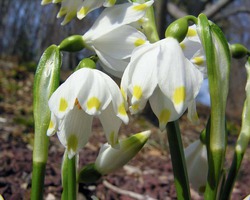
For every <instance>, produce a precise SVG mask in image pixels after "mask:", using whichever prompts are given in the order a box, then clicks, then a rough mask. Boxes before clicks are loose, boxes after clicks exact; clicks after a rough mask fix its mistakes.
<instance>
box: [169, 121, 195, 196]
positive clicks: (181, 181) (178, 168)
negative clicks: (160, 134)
mask: <svg viewBox="0 0 250 200" xmlns="http://www.w3.org/2000/svg"><path fill="white" fill-rule="evenodd" d="M166 128H167V135H168V141H169V148H170V154H171V160H172V166H173V171H174V182H175V187H176V193H177V198H178V200H188V199H191V197H190V189H189V182H188V174H187V168H186V161H185V156H184V151H183V145H182V140H181V133H180V129H179V124H178V121H174V122H169V123H168V124H167V127H166Z"/></svg>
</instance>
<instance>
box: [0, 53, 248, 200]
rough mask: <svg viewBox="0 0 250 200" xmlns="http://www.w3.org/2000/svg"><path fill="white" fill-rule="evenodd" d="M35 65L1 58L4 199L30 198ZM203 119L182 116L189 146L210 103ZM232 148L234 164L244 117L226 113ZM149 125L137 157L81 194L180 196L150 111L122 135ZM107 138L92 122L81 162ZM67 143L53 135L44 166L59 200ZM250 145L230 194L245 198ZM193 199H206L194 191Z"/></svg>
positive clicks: (0, 190) (50, 191)
mask: <svg viewBox="0 0 250 200" xmlns="http://www.w3.org/2000/svg"><path fill="white" fill-rule="evenodd" d="M33 80H34V70H29V67H27V66H25V65H19V64H18V63H17V62H14V61H13V59H6V58H5V59H0V194H2V195H3V197H4V198H5V199H6V200H22V199H24V200H28V199H30V188H31V178H32V176H31V171H32V145H33V137H34V127H33V114H32V87H33ZM198 114H199V117H200V121H201V123H200V124H199V125H192V124H191V123H190V122H189V121H188V120H187V117H186V115H184V116H183V117H182V118H181V119H180V128H181V131H182V140H183V144H184V146H187V145H188V144H190V143H191V142H193V141H194V140H196V139H198V137H199V133H200V132H201V131H202V130H203V129H204V127H205V124H206V121H207V118H208V115H209V108H208V107H205V106H202V105H199V106H198ZM228 119H229V121H228V128H229V136H228V144H229V145H228V148H227V153H226V155H227V156H226V161H225V166H226V167H228V166H229V165H230V163H231V159H232V155H233V148H234V144H235V140H236V138H237V134H238V132H239V130H240V116H238V117H237V116H234V117H230V116H229V117H228ZM148 129H150V130H151V131H152V135H151V137H150V139H149V141H148V143H147V144H146V145H145V147H144V148H143V149H142V151H141V152H139V153H138V154H137V156H136V157H135V158H134V159H133V160H131V161H130V162H129V163H128V164H127V165H125V166H124V167H123V168H122V169H120V170H118V171H116V172H114V173H112V174H109V175H107V176H104V177H103V178H102V179H101V180H100V181H98V182H96V183H95V184H80V185H79V199H92V197H97V198H98V199H103V200H105V199H106V200H111V199H115V200H116V199H120V200H133V199H159V200H171V199H176V193H175V187H174V178H173V171H172V165H171V160H170V156H169V153H168V152H169V151H168V143H167V137H166V133H165V132H161V131H160V130H159V129H158V127H157V124H156V123H155V120H154V118H153V117H152V116H148V114H147V115H145V114H142V115H138V116H132V117H130V123H129V124H128V125H122V127H121V129H120V135H119V136H120V137H121V138H122V137H125V136H128V135H131V134H133V133H137V132H141V131H144V130H148ZM105 142H106V139H105V137H104V134H103V129H102V127H101V125H100V122H99V121H98V120H97V119H96V120H94V122H93V134H92V136H91V139H90V141H89V143H88V144H87V145H86V146H85V148H84V149H82V151H81V152H80V160H79V163H80V166H83V165H84V164H87V163H90V162H94V160H95V158H96V156H97V154H98V151H99V147H100V145H101V144H102V143H105ZM63 152H64V148H63V147H62V145H61V144H60V143H59V141H58V139H57V136H52V137H51V138H50V147H49V157H48V163H47V167H46V178H45V192H44V199H46V200H53V199H60V194H61V192H62V187H61V178H60V166H61V161H62V156H63ZM249 166H250V147H249V146H248V149H247V152H246V154H245V157H244V160H243V163H242V167H241V170H240V172H239V175H238V178H237V182H236V184H235V187H234V190H233V194H232V199H236V200H238V199H239V200H240V199H243V198H244V197H245V196H247V195H248V194H249V193H250V171H249ZM191 194H192V199H194V200H200V199H202V197H201V196H199V194H198V193H196V192H195V191H194V190H191Z"/></svg>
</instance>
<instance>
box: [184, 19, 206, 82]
mask: <svg viewBox="0 0 250 200" xmlns="http://www.w3.org/2000/svg"><path fill="white" fill-rule="evenodd" d="M180 45H181V47H182V50H183V52H184V55H185V57H186V58H187V59H189V60H190V61H191V62H192V63H193V64H194V65H195V66H196V67H197V68H198V69H199V70H200V71H201V72H202V73H203V74H204V78H206V77H207V66H206V56H205V52H204V49H203V46H202V43H201V40H200V37H199V34H198V31H197V26H196V25H195V24H194V25H192V26H189V27H188V32H187V36H186V38H185V39H184V40H183V41H182V42H181V44H180Z"/></svg>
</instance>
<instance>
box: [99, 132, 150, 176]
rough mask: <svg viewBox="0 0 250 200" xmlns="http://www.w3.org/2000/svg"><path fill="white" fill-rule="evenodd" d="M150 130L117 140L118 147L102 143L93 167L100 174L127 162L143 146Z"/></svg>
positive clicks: (109, 171) (113, 169)
mask: <svg viewBox="0 0 250 200" xmlns="http://www.w3.org/2000/svg"><path fill="white" fill-rule="evenodd" d="M149 136H150V131H144V132H141V133H137V134H135V135H132V136H130V137H129V138H125V139H122V140H120V141H119V148H113V147H111V146H110V145H109V144H107V143H106V144H104V145H102V147H101V149H100V152H99V154H98V156H97V159H96V161H95V169H96V170H97V171H98V172H99V173H100V174H103V175H105V174H108V173H111V172H114V171H115V170H117V169H119V168H121V167H122V166H124V165H125V164H127V163H128V162H129V161H130V160H131V159H132V158H133V157H134V156H135V155H136V154H137V153H138V152H139V151H140V150H141V148H142V147H143V146H144V144H145V143H146V142H147V140H148V138H149Z"/></svg>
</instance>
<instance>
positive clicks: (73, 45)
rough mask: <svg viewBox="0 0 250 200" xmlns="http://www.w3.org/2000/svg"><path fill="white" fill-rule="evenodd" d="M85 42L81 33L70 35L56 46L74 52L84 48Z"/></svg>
mask: <svg viewBox="0 0 250 200" xmlns="http://www.w3.org/2000/svg"><path fill="white" fill-rule="evenodd" d="M84 47H85V43H84V40H83V37H82V36H81V35H72V36H69V37H67V38H65V39H64V40H63V41H62V42H61V44H60V45H59V46H58V48H59V49H60V50H61V51H69V52H76V51H81V50H82V49H84Z"/></svg>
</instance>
